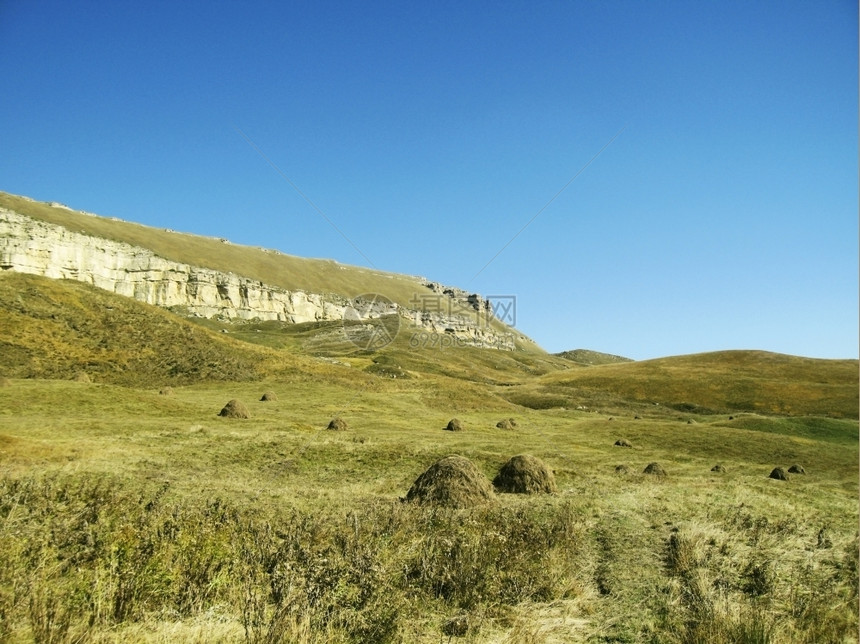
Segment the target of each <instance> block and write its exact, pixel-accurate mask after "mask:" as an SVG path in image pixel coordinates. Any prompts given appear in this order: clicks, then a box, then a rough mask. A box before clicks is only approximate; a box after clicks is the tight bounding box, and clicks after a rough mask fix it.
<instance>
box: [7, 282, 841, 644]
mask: <svg viewBox="0 0 860 644" xmlns="http://www.w3.org/2000/svg"><path fill="white" fill-rule="evenodd" d="M0 292H2V294H3V296H2V298H0V302H2V305H0V330H2V340H0V343H2V352H0V376H5V377H6V384H7V385H8V386H2V387H0V641H10V642H28V641H37V642H129V641H134V642H176V641H184V642H280V641H283V642H417V643H420V642H427V643H431V642H439V641H448V640H449V639H450V640H452V641H464V642H507V643H511V644H513V643H523V644H525V643H532V642H670V643H671V642H678V643H681V642H689V643H694V642H715V643H716V642H726V643H728V642H856V641H857V628H858V624H857V607H858V582H857V579H858V577H857V575H858V571H857V562H858V530H857V526H858V423H857V418H856V409H857V361H815V360H808V359H803V358H794V357H790V356H776V355H774V354H765V353H756V352H726V353H721V354H706V355H703V356H684V357H679V358H667V359H663V360H661V361H649V362H642V363H637V362H622V363H614V364H604V365H596V366H583V365H581V364H573V363H571V362H570V361H568V360H564V359H563V358H560V357H555V356H549V355H547V354H542V353H538V352H532V353H529V352H502V351H487V350H483V351H482V350H477V349H469V348H462V347H449V348H445V349H442V348H437V349H433V350H430V349H424V350H420V351H417V350H415V349H414V348H412V347H410V345H409V330H408V329H402V330H401V333H400V335H399V336H398V338H397V340H396V341H395V342H394V343H393V344H391V345H389V346H388V347H386V349H385V350H383V351H382V352H379V353H368V352H363V351H360V350H358V349H357V348H356V347H352V346H351V345H349V344H348V343H344V342H343V341H342V339H339V338H340V336H338V329H337V327H336V326H332V325H325V324H323V325H299V326H295V327H285V326H279V325H274V324H270V323H266V324H261V325H252V324H245V325H235V326H226V325H223V324H221V323H216V322H199V323H192V322H188V321H185V320H182V319H180V318H178V317H176V316H174V315H172V314H170V313H168V312H164V311H160V310H156V309H153V308H151V307H147V306H144V305H141V304H138V303H135V302H131V301H127V300H122V299H120V298H117V297H116V296H112V295H110V294H107V293H101V292H99V291H96V290H95V289H92V288H90V287H87V286H85V285H82V284H78V283H67V282H51V281H48V280H43V279H39V278H35V277H29V276H17V275H8V274H4V275H0ZM221 331H228V333H222V332H221ZM80 373H86V374H88V376H89V377H90V379H91V380H93V382H90V383H87V382H75V381H73V378H75V376H76V375H78V374H80ZM394 375H396V376H398V377H396V378H394V377H392V376H394ZM738 382H740V383H741V384H738ZM168 385H169V386H170V387H172V390H171V391H170V392H169V394H168V393H165V394H162V393H160V391H161V390H162V389H163V388H164V387H166V386H168ZM267 391H271V392H273V393H275V394H276V396H277V400H276V401H274V402H262V401H260V400H259V399H260V397H261V395H262V394H263V393H264V392H267ZM852 392H853V393H852ZM231 399H239V400H241V401H243V402H244V403H245V404H246V405H247V406H248V407H249V409H250V412H251V418H249V419H227V418H221V417H219V416H217V413H218V411H219V410H220V409H221V407H223V406H224V404H225V403H226V402H227V401H228V400H231ZM655 403H657V404H655ZM333 417H342V418H343V419H345V420H346V421H347V422H348V423H349V426H350V429H349V430H348V431H341V432H337V431H330V430H327V429H325V427H326V425H327V423H328V421H329V420H330V419H332V418H333ZM452 417H457V418H459V419H460V420H462V421H463V423H464V424H465V427H466V429H465V431H462V432H446V431H443V430H442V428H443V427H444V426H445V424H446V423H447V422H448V420H450V419H451V418H452ZM509 417H513V418H515V419H516V420H517V428H516V429H514V430H501V429H497V428H496V427H495V425H496V422H497V421H498V420H500V419H502V418H509ZM730 417H731V418H730ZM620 438H624V439H626V440H628V441H629V442H630V443H631V444H632V448H622V447H615V446H614V443H615V441H616V440H617V439H620ZM520 453H528V454H532V455H534V456H537V457H539V458H541V459H542V460H544V461H545V462H546V463H547V464H548V465H549V466H550V467H551V468H552V469H553V470H554V471H555V476H556V480H557V482H558V487H559V493H558V494H556V495H552V496H547V495H544V496H541V497H523V496H520V495H510V494H507V495H499V497H498V499H497V500H496V501H495V502H494V503H491V504H488V505H485V506H479V507H476V508H473V509H469V510H446V509H443V508H432V507H422V506H418V505H415V504H412V503H402V502H401V501H400V499H401V497H403V496H405V494H406V492H407V490H408V489H409V487H410V485H411V484H412V482H413V481H414V480H415V478H416V477H417V476H418V475H419V474H421V473H422V472H423V471H424V470H425V469H426V468H427V467H428V466H430V465H431V464H432V463H433V462H435V461H436V460H438V459H439V458H442V457H444V456H447V455H450V454H460V455H463V456H465V457H467V458H468V459H470V460H471V461H472V462H474V463H475V464H476V465H477V467H478V468H479V469H480V470H481V471H482V472H483V473H484V474H485V475H486V476H488V477H489V478H492V477H493V476H494V475H495V473H496V472H497V471H498V469H499V468H500V466H501V465H502V464H503V463H504V462H505V461H506V460H507V459H508V458H510V457H511V456H513V455H515V454H520ZM651 462H658V463H660V464H661V465H662V466H663V467H664V468H665V469H666V471H667V472H668V476H666V477H665V478H658V477H652V476H647V475H644V474H642V471H643V469H644V468H645V466H646V465H647V464H649V463H651ZM717 463H721V464H722V465H723V466H724V467H725V470H726V471H725V472H722V473H717V472H712V471H711V468H712V467H713V466H714V465H715V464H717ZM795 463H796V464H800V465H802V466H803V467H804V468H805V470H806V474H805V475H790V480H788V481H776V480H772V479H770V478H768V474H769V473H770V471H771V470H772V469H773V468H774V467H776V466H781V467H783V468H788V467H789V466H791V465H792V464H795ZM622 464H623V465H626V466H628V468H629V471H628V473H618V472H616V466H618V465H622ZM454 633H460V635H455V634H454Z"/></svg>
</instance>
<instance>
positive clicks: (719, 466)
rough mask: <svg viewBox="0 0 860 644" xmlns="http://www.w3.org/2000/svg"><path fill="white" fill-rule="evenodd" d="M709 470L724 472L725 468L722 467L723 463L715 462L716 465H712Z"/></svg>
mask: <svg viewBox="0 0 860 644" xmlns="http://www.w3.org/2000/svg"><path fill="white" fill-rule="evenodd" d="M711 471H712V472H725V471H726V468H725V467H723V464H722V463H717V464H716V465H714V466H713V467H712V468H711Z"/></svg>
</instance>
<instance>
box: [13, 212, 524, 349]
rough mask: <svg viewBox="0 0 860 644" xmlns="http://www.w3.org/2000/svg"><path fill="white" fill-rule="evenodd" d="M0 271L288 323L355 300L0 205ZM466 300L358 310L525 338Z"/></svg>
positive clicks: (472, 341) (338, 316) (483, 342)
mask: <svg viewBox="0 0 860 644" xmlns="http://www.w3.org/2000/svg"><path fill="white" fill-rule="evenodd" d="M4 270H12V271H16V272H20V273H30V274H33V275H41V276H44V277H51V278H56V279H73V280H78V281H81V282H86V283H88V284H92V285H93V286H96V287H98V288H102V289H105V290H107V291H111V292H113V293H117V294H119V295H125V296H127V297H133V298H134V299H136V300H139V301H141V302H146V303H147V304H152V305H155V306H160V307H165V308H174V309H180V310H182V311H183V312H185V313H187V314H188V315H192V316H199V317H206V318H214V317H220V318H224V319H229V320H249V321H250V320H277V321H281V322H286V323H293V324H295V323H300V322H313V321H319V320H343V319H345V318H350V317H352V318H353V319H354V316H355V312H356V308H355V307H354V306H353V304H354V303H353V302H351V301H350V300H349V299H348V298H346V297H344V296H341V295H338V294H319V293H306V292H304V291H298V290H297V291H288V290H285V289H282V288H279V287H276V286H271V285H268V284H264V283H263V282H260V281H257V280H253V279H249V278H246V277H242V276H240V275H235V274H233V273H223V272H220V271H215V270H211V269H208V268H202V267H199V266H191V265H189V264H183V263H181V262H175V261H171V260H167V259H164V258H163V257H159V256H158V255H156V254H155V253H153V252H152V251H150V250H148V249H146V248H140V247H137V246H132V245H130V244H126V243H123V242H116V241H111V240H108V239H102V238H100V237H94V236H91V235H86V234H84V233H79V232H74V231H72V230H69V229H67V228H64V227H63V226H58V225H55V224H51V223H48V222H44V221H41V220H38V219H33V218H31V217H27V216H25V215H22V214H20V213H17V212H14V211H11V210H6V209H3V208H0V271H4ZM427 287H428V288H429V289H430V290H431V292H435V291H436V289H435V288H433V287H437V288H438V285H436V284H433V286H430V285H429V284H428V285H427ZM440 290H441V289H440ZM458 295H459V293H458ZM470 297H477V296H470ZM458 299H459V298H458ZM467 303H468V304H469V305H470V307H468V308H471V309H472V310H473V312H474V313H475V314H474V315H469V314H464V313H463V312H460V311H458V312H454V311H428V310H426V309H425V310H420V311H418V310H408V309H405V308H403V307H398V306H397V305H396V304H390V305H389V304H387V303H382V302H380V303H374V304H372V305H370V306H366V305H363V306H360V307H359V310H360V311H361V315H362V316H363V317H364V318H376V317H379V316H381V315H385V314H389V313H392V312H396V313H398V314H399V315H401V316H402V317H403V318H405V319H408V320H409V322H411V323H412V324H413V325H415V326H417V327H419V328H420V329H422V330H423V331H424V332H425V333H426V334H429V335H427V337H426V339H427V341H428V342H429V343H431V344H432V337H433V335H441V336H447V337H449V338H450V340H449V344H451V343H453V342H454V341H456V342H457V343H459V344H464V345H469V346H479V347H487V348H504V349H513V348H514V339H517V340H520V341H530V340H529V339H528V338H526V337H525V336H523V335H521V334H518V333H515V332H514V331H513V329H510V330H509V331H510V333H503V332H500V331H497V330H496V329H495V328H493V327H491V326H490V325H489V324H488V321H487V319H486V317H485V316H486V313H487V311H488V310H489V307H486V306H485V305H484V303H483V302H480V303H476V302H472V301H471V300H469V301H468V302H467ZM482 315H483V316H484V317H483V318H482ZM440 344H441V345H444V343H440Z"/></svg>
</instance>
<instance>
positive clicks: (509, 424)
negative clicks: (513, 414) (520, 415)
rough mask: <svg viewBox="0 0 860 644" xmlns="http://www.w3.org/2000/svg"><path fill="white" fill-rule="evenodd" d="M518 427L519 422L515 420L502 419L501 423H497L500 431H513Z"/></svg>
mask: <svg viewBox="0 0 860 644" xmlns="http://www.w3.org/2000/svg"><path fill="white" fill-rule="evenodd" d="M516 426H517V421H515V420H514V419H513V418H502V420H500V421H499V422H497V423H496V427H498V428H499V429H513V428H514V427H516Z"/></svg>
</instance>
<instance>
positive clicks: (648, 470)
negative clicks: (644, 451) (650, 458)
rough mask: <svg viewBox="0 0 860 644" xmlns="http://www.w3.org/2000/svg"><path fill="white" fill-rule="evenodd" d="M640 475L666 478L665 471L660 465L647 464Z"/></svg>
mask: <svg viewBox="0 0 860 644" xmlns="http://www.w3.org/2000/svg"><path fill="white" fill-rule="evenodd" d="M642 473H643V474H650V475H651V476H661V477H662V476H667V474H666V470H664V469H663V466H662V465H660V463H648V465H646V466H645V469H644V470H643V472H642Z"/></svg>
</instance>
